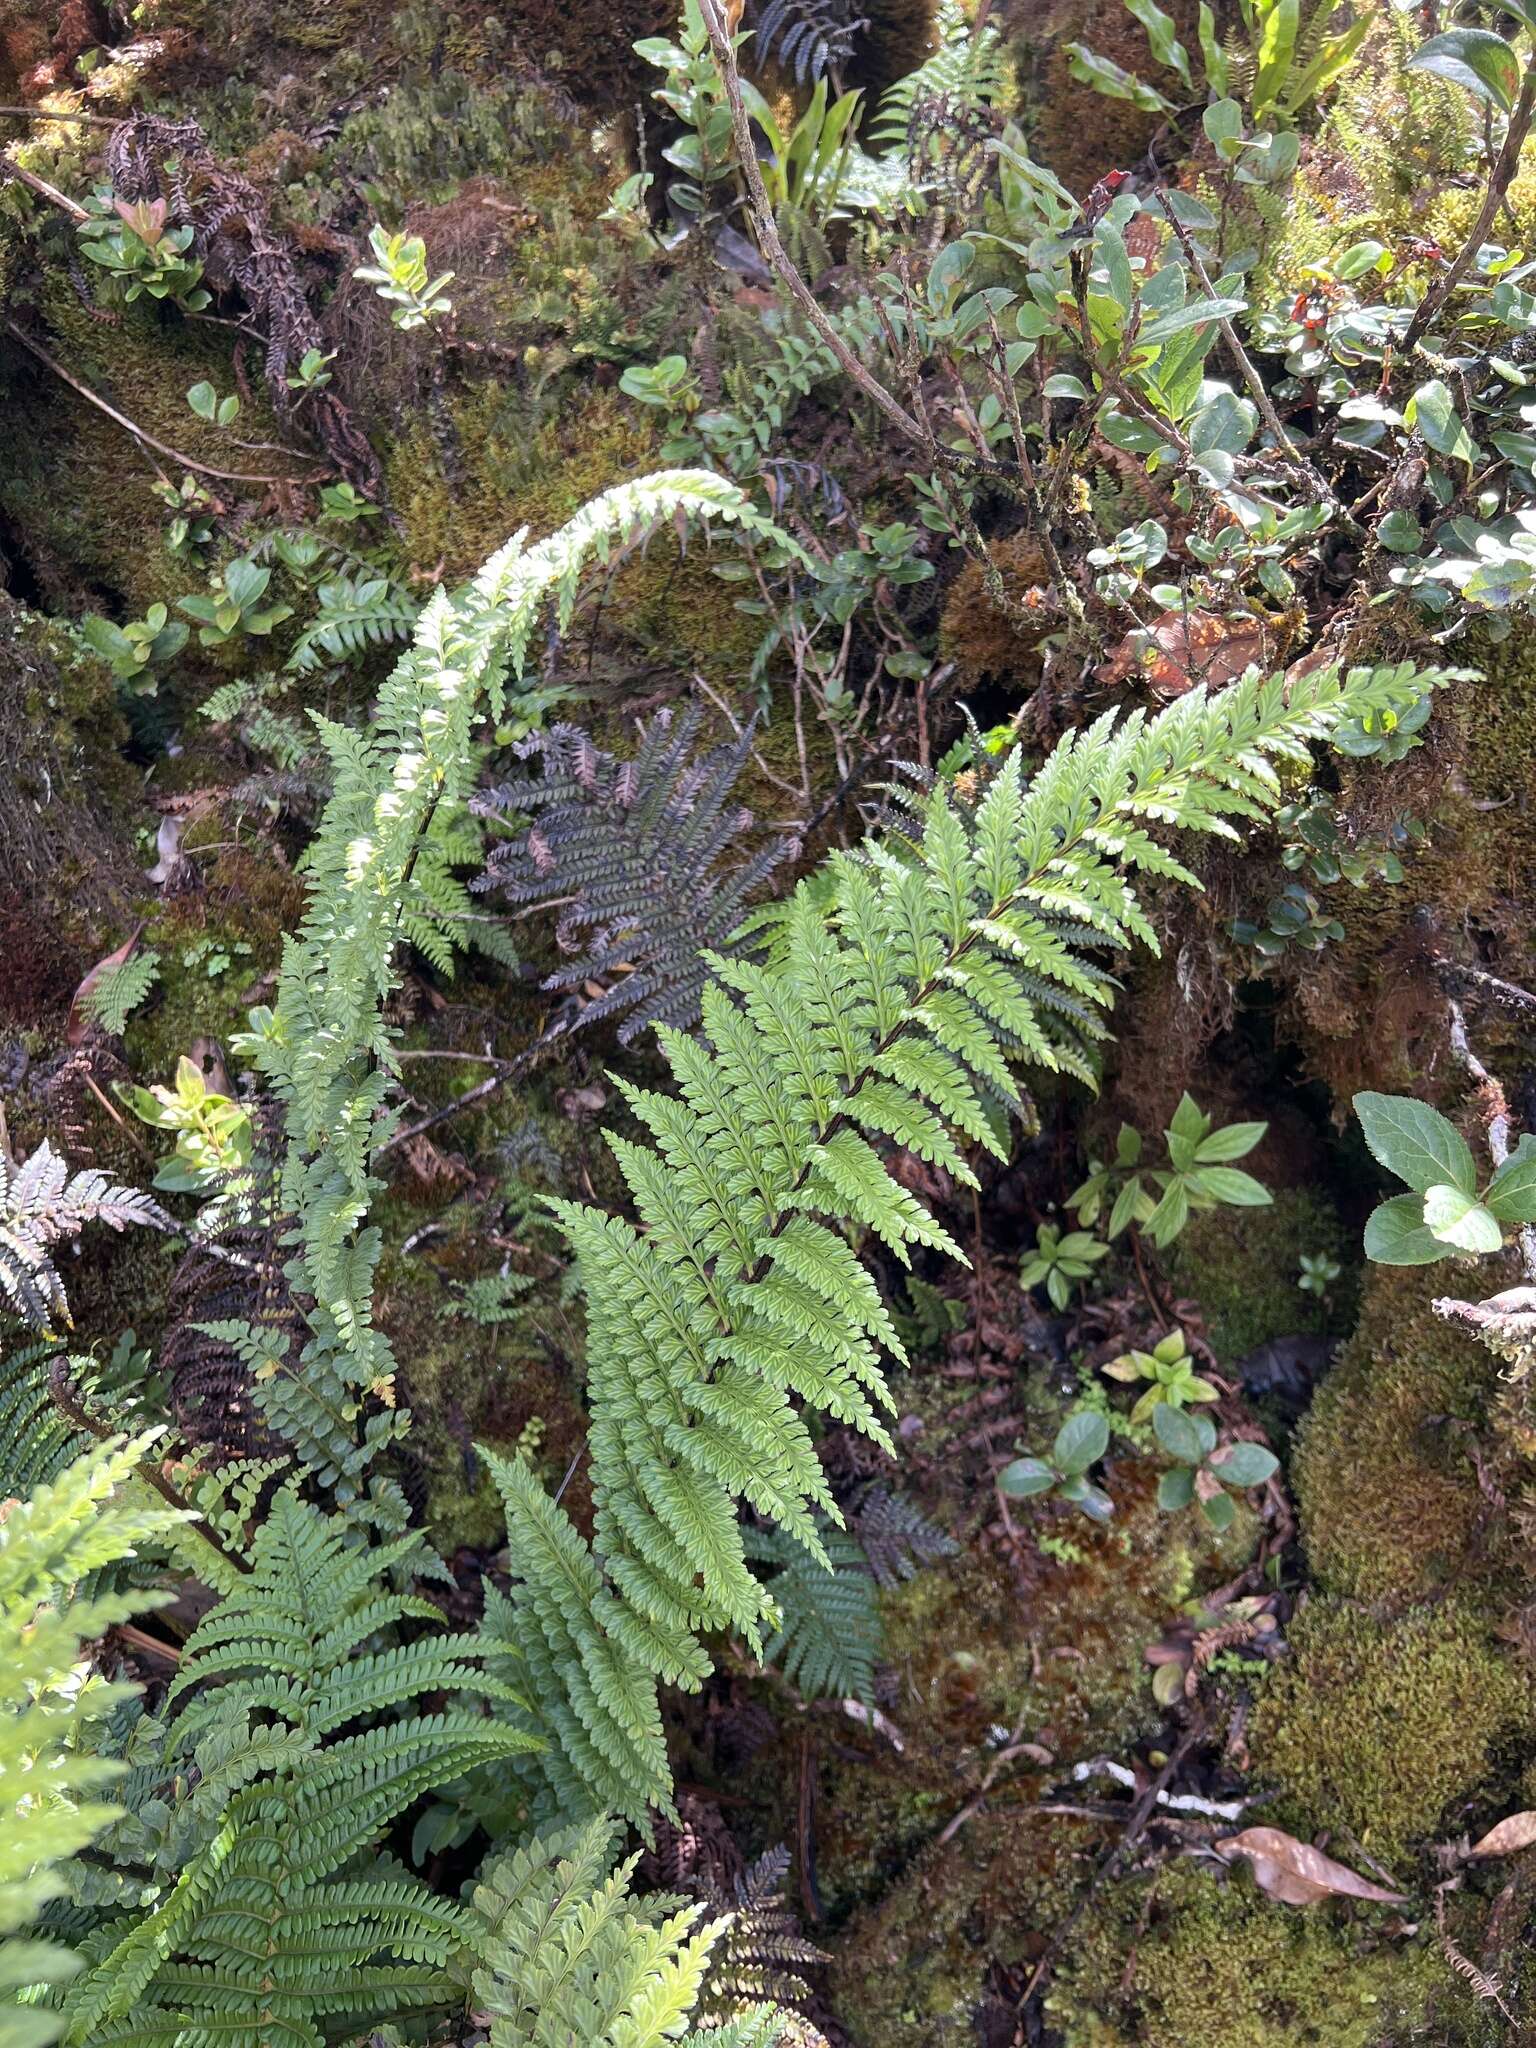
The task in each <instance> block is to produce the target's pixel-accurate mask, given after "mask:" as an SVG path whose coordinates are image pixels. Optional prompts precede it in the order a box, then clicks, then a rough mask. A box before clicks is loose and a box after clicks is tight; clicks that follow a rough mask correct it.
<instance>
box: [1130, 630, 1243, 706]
mask: <svg viewBox="0 0 1536 2048" xmlns="http://www.w3.org/2000/svg"><path fill="white" fill-rule="evenodd" d="M1150 638H1151V642H1152V645H1151V649H1150V650H1149V652H1148V653H1146V654H1143V653H1141V652H1140V651H1139V647H1138V643H1139V639H1140V636H1138V635H1134V634H1130V633H1127V634H1126V636H1125V638H1124V639H1123V640H1122V641H1121V642H1120V645H1119V646H1118V647H1117V648H1115V650H1114V652H1113V653H1112V654H1111V655H1110V657H1109V659H1108V660H1107V661H1106V662H1104V663H1103V664H1102V665H1101V666H1100V668H1099V670H1098V676H1099V680H1100V682H1103V683H1123V682H1126V681H1128V680H1129V679H1130V678H1132V677H1138V678H1139V679H1140V680H1142V681H1143V682H1145V683H1146V685H1147V687H1148V688H1149V689H1150V690H1151V691H1152V693H1153V695H1154V696H1157V697H1162V698H1164V699H1167V698H1172V697H1181V696H1183V694H1184V692H1185V691H1186V690H1187V689H1189V688H1190V687H1191V685H1192V684H1195V683H1204V684H1205V685H1206V686H1207V687H1208V688H1209V689H1212V690H1219V689H1220V688H1221V687H1222V686H1223V684H1225V683H1230V682H1234V681H1235V680H1236V679H1237V677H1238V676H1240V675H1241V674H1242V672H1243V670H1244V669H1245V668H1247V666H1248V664H1249V663H1250V662H1253V661H1262V660H1263V658H1264V630H1263V628H1262V627H1261V626H1259V625H1257V624H1256V623H1253V622H1250V621H1246V620H1241V619H1224V618H1221V617H1219V616H1218V615H1217V614H1216V613H1215V612H1202V611H1191V612H1188V613H1185V612H1164V613H1163V615H1162V617H1161V618H1159V619H1155V620H1154V621H1153V623H1152V626H1151V629H1150Z"/></svg>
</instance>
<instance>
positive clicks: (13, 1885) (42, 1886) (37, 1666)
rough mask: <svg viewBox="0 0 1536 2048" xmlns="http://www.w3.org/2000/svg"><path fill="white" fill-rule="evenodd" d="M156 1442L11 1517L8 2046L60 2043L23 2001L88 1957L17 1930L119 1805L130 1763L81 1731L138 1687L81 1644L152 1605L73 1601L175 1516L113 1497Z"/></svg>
mask: <svg viewBox="0 0 1536 2048" xmlns="http://www.w3.org/2000/svg"><path fill="white" fill-rule="evenodd" d="M149 1441H150V1439H149V1438H147V1437H146V1438H141V1439H139V1440H138V1441H137V1442H135V1443H124V1442H123V1440H122V1439H121V1438H117V1439H114V1440H113V1441H112V1442H110V1443H107V1444H101V1445H98V1446H96V1447H94V1448H93V1449H92V1450H91V1451H90V1452H89V1453H88V1454H87V1455H86V1456H85V1457H83V1458H79V1459H77V1460H76V1461H75V1463H74V1464H72V1465H69V1466H67V1467H66V1468H65V1469H64V1470H63V1471H62V1472H60V1473H59V1475H58V1477H57V1478H56V1479H54V1480H53V1481H52V1482H51V1484H49V1485H46V1486H39V1487H38V1488H37V1489H36V1491H35V1492H34V1493H33V1494H32V1495H31V1497H30V1499H27V1500H24V1501H18V1502H15V1503H14V1504H13V1505H12V1506H11V1508H10V1512H9V1513H8V1514H7V1515H6V1517H5V1520H4V1523H3V1524H0V1669H3V1677H0V2048H44V2044H45V2043H47V2042H49V2041H53V2040H56V2039H57V2038H58V2035H59V2032H60V2028H61V2025H62V2022H61V2021H60V2018H59V2015H58V2014H57V2013H56V2012H51V2011H49V2010H47V2009H46V2008H43V2007H40V2006H36V2005H32V2004H30V2003H21V2002H19V1998H20V1995H21V1994H24V1993H25V1992H26V1991H27V1989H28V1987H40V1986H43V1985H48V1984H57V1983H60V1982H62V1981H64V1980H65V1979H67V1978H68V1977H69V1976H70V1975H71V1974H72V1973H73V1972H74V1971H75V1970H76V1969H77V1968H78V1967H79V1965H78V1962H77V1960H76V1958H75V1957H74V1956H72V1955H71V1954H70V1953H69V1951H68V1950H67V1949H64V1948H61V1947H60V1946H58V1945H57V1944H56V1943H54V1942H49V1941H39V1940H35V1939H18V1938H16V1937H17V1936H18V1934H19V1932H20V1930H22V1929H25V1928H28V1927H30V1926H31V1924H32V1923H33V1922H34V1921H35V1920H36V1918H37V1916H38V1914H39V1913H40V1912H41V1911H42V1909H43V1907H44V1906H46V1905H47V1904H48V1903H49V1901H50V1900H53V1899H57V1898H59V1897H61V1896H63V1895H64V1894H65V1893H66V1892H67V1891H68V1889H69V1886H68V1881H67V1878H66V1876H65V1874H64V1869H65V1866H66V1865H67V1864H68V1862H69V1859H70V1858H71V1857H74V1856H77V1855H78V1854H79V1853H80V1851H81V1850H82V1849H85V1848H86V1847H88V1846H89V1844H90V1843H91V1842H92V1841H93V1840H94V1839H95V1837H96V1836H97V1835H98V1834H100V1832H101V1830H102V1829H103V1828H104V1827H105V1826H106V1824H107V1823H108V1822H109V1821H111V1820H113V1819H115V1818H116V1816H117V1813H118V1811H119V1809H118V1808H117V1807H115V1806H113V1805H110V1804H109V1803H107V1802H105V1801H103V1800H102V1799H101V1798H100V1797H99V1796H98V1795H99V1794H101V1793H102V1792H104V1791H105V1790H106V1789H107V1788H108V1787H109V1786H110V1785H111V1784H112V1783H113V1781H114V1780H115V1779H116V1778H118V1777H119V1776H120V1775H121V1767H120V1766H119V1765H117V1764H115V1763H112V1762H111V1761H109V1760H108V1759H106V1758H103V1757H98V1756H93V1755H92V1754H91V1752H90V1749H89V1746H88V1743H87V1742H86V1741H85V1740H84V1739H83V1737H84V1736H85V1734H86V1732H87V1730H88V1726H89V1724H90V1723H91V1722H93V1721H98V1720H100V1719H101V1718H102V1716H103V1715H104V1714H106V1713H108V1712H109V1711H110V1710H111V1709H112V1708H113V1707H114V1706H115V1705H116V1704H117V1703H118V1702H119V1701H120V1700H122V1699H123V1698H125V1697H126V1696H127V1695H128V1694H129V1693H130V1692H131V1690H132V1688H131V1687H129V1686H113V1685H106V1684H104V1683H103V1682H102V1681H101V1680H100V1679H94V1678H91V1677H90V1676H89V1674H88V1672H87V1670H86V1667H85V1666H84V1664H83V1663H82V1662H81V1661H80V1655H81V1645H82V1644H83V1643H84V1642H87V1641H89V1640H90V1639H92V1638H94V1637H96V1636H99V1635H101V1634H103V1633H104V1632H105V1630H107V1629H108V1628H110V1627H112V1625H113V1624H114V1623H115V1622H120V1621H126V1620H128V1618H129V1617H130V1616H131V1615H133V1614H136V1613H141V1612H142V1611H143V1609H144V1608H145V1607H146V1606H147V1605H151V1604H153V1602H152V1599H150V1598H148V1597H146V1596H145V1595H143V1594H139V1595H136V1596H133V1597H131V1598H130V1597H126V1596H123V1595H119V1594H112V1593H97V1594H96V1595H94V1596H93V1597H87V1598H84V1599H74V1600H72V1599H71V1598H70V1596H71V1595H72V1594H73V1592H74V1590H75V1588H76V1587H77V1586H79V1585H80V1583H81V1582H82V1581H83V1580H86V1579H88V1578H89V1577H90V1576H91V1574H92V1573H94V1572H99V1571H101V1569H102V1568H103V1567H104V1566H107V1565H111V1564H116V1563H117V1562H118V1561H119V1560H121V1559H123V1558H125V1557H131V1556H132V1555H133V1552H134V1549H135V1546H136V1545H138V1544H139V1543H141V1542H143V1541H144V1540H145V1539H146V1538H148V1537H151V1536H155V1535H158V1534H160V1533H161V1532H162V1531H164V1530H165V1529H167V1528H169V1527H170V1526H171V1525H172V1524H173V1523H174V1522H175V1521H176V1520H177V1517H176V1516H175V1515H174V1514H172V1513H170V1512H169V1511H167V1510H166V1509H165V1508H163V1507H161V1506H160V1505H159V1504H158V1503H157V1504H156V1505H155V1506H154V1507H153V1508H147V1507H144V1506H142V1505H139V1504H136V1503H134V1502H132V1501H131V1500H124V1499H117V1498H114V1495H116V1493H117V1490H118V1489H119V1488H120V1487H122V1486H123V1485H124V1483H125V1482H126V1481H127V1480H129V1478H130V1477H131V1475H132V1473H133V1469H134V1466H135V1464H136V1463H137V1461H138V1458H139V1456H140V1454H141V1453H142V1452H143V1451H144V1450H145V1449H146V1448H147V1446H148V1443H149Z"/></svg>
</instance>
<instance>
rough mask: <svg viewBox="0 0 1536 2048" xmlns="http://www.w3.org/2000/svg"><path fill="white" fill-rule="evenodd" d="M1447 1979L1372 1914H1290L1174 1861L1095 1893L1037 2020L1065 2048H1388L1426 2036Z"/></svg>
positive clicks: (1425, 1948) (1425, 1954)
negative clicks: (1045, 2020)
mask: <svg viewBox="0 0 1536 2048" xmlns="http://www.w3.org/2000/svg"><path fill="white" fill-rule="evenodd" d="M1449 1977H1450V1973H1449V1970H1448V1969H1447V1967H1446V1965H1445V1964H1444V1963H1443V1961H1442V1960H1441V1959H1440V1957H1439V1955H1438V1953H1437V1952H1435V1951H1434V1949H1433V1948H1432V1946H1431V1945H1430V1943H1429V1942H1428V1941H1427V1940H1426V1941H1420V1942H1418V1943H1409V1942H1405V1941H1404V1940H1403V1939H1402V1937H1401V1935H1400V1934H1388V1933H1387V1932H1386V1931H1385V1929H1384V1928H1383V1926H1382V1924H1381V1916H1380V1914H1379V1913H1378V1914H1377V1915H1376V1916H1375V1917H1374V1918H1369V1917H1366V1916H1363V1915H1362V1916H1360V1917H1358V1918H1355V1917H1352V1916H1350V1915H1348V1914H1347V1913H1344V1912H1341V1911H1339V1910H1337V1909H1332V1908H1328V1907H1309V1908H1307V1909H1306V1910H1304V1911H1298V1910H1297V1909H1296V1908H1294V1907H1291V1906H1281V1905H1277V1904H1275V1903H1274V1901H1273V1900H1270V1899H1267V1898H1265V1897H1264V1896H1263V1894H1262V1893H1260V1892H1259V1891H1257V1890H1256V1889H1255V1887H1254V1886H1253V1884H1252V1883H1251V1881H1250V1880H1249V1879H1248V1878H1246V1877H1244V1876H1232V1877H1226V1876H1222V1875H1218V1874H1215V1873H1213V1872H1211V1871H1209V1870H1207V1869H1200V1868H1196V1867H1195V1866H1193V1865H1191V1864H1188V1863H1175V1864H1173V1865H1172V1866H1170V1867H1166V1868H1164V1869H1161V1870H1159V1871H1157V1872H1156V1873H1155V1874H1154V1875H1153V1876H1151V1877H1138V1878H1130V1879H1125V1880H1122V1881H1121V1882H1120V1883H1119V1884H1116V1885H1113V1886H1111V1887H1110V1888H1109V1889H1108V1891H1107V1892H1106V1894H1105V1895H1104V1897H1103V1899H1102V1901H1101V1902H1100V1903H1099V1904H1098V1905H1097V1907H1096V1908H1095V1910H1094V1911H1093V1913H1092V1914H1091V1915H1090V1916H1089V1917H1088V1919H1087V1921H1086V1924H1085V1926H1084V1927H1083V1929H1082V1930H1081V1932H1080V1933H1079V1934H1078V1935H1077V1936H1076V1937H1075V1938H1074V1940H1073V1941H1072V1942H1071V1944H1070V1945H1069V1948H1068V1951H1067V1955H1066V1959H1065V1960H1064V1962H1063V1965H1062V1967H1061V1968H1060V1969H1059V1970H1058V1972H1057V1975H1056V1980H1055V1987H1054V1989H1053V1991H1052V1992H1051V1993H1050V1994H1049V1996H1048V1998H1047V2001H1046V2010H1047V2013H1048V2014H1049V2016H1050V2018H1051V2020H1052V2021H1053V2022H1054V2024H1055V2025H1056V2026H1057V2027H1058V2028H1060V2029H1061V2034H1060V2038H1061V2039H1062V2041H1063V2042H1064V2043H1065V2048H1388V2044H1392V2043H1396V2042H1399V2041H1406V2040H1410V2039H1411V2040H1420V2039H1428V2038H1429V2037H1428V2036H1427V2035H1425V2034H1424V2033H1423V2032H1422V2031H1421V2028H1422V2023H1423V2018H1424V2014H1425V2010H1426V2006H1427V2004H1428V2002H1429V1999H1430V1997H1431V1995H1432V1994H1433V1993H1434V1992H1436V1991H1440V1990H1444V1989H1445V1988H1446V1986H1447V1985H1448V1982H1449ZM1435 2038H1441V2039H1443V2038H1444V2037H1443V2036H1436V2037H1435Z"/></svg>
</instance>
